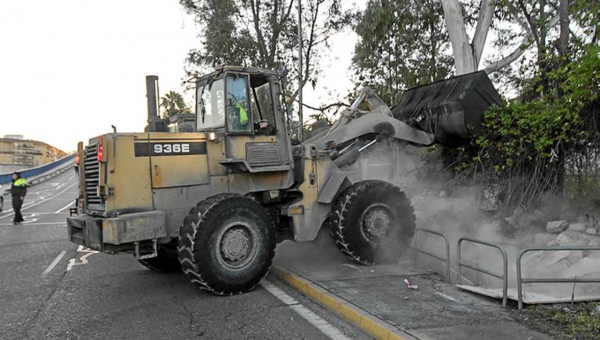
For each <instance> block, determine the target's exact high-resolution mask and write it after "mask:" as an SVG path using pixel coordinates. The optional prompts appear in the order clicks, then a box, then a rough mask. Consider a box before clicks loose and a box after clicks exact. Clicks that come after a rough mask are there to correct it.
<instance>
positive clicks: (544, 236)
mask: <svg viewBox="0 0 600 340" xmlns="http://www.w3.org/2000/svg"><path fill="white" fill-rule="evenodd" d="M554 241H556V234H548V233H539V234H535V236H534V243H535V245H540V246H541V245H546V244H548V243H550V242H554Z"/></svg>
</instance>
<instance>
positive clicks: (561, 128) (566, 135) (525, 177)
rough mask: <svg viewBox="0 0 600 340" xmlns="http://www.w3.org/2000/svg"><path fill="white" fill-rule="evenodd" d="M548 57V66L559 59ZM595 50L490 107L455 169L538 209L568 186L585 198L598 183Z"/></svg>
mask: <svg viewBox="0 0 600 340" xmlns="http://www.w3.org/2000/svg"><path fill="white" fill-rule="evenodd" d="M556 59H557V60H550V63H554V64H555V65H559V64H560V59H559V58H558V57H556ZM599 70H600V46H593V45H590V46H587V48H586V49H585V50H584V53H583V54H582V55H581V56H580V57H579V58H577V59H575V60H573V61H571V62H570V63H568V64H566V65H565V66H563V67H557V68H556V69H554V70H551V71H547V72H546V74H545V75H546V79H541V78H540V77H538V78H536V79H534V81H533V82H532V85H531V86H530V87H528V88H526V89H525V91H524V92H523V94H522V96H521V97H520V98H518V99H517V100H514V101H512V102H510V103H508V104H507V105H505V106H503V107H495V108H494V109H492V110H489V111H488V112H487V113H486V115H485V118H484V134H483V135H482V136H480V137H479V138H477V139H476V140H475V141H474V143H473V145H472V146H471V147H470V148H466V149H465V150H463V151H464V153H463V154H462V156H463V159H462V161H461V162H460V163H459V165H458V166H457V170H458V172H462V171H471V172H472V174H480V175H482V176H483V177H484V178H485V179H487V180H493V181H505V182H506V183H508V184H509V185H508V187H509V189H508V191H506V192H505V193H504V195H505V199H506V200H507V201H506V202H505V203H507V204H508V203H513V204H519V205H522V206H525V207H528V208H532V209H533V208H537V207H538V206H539V205H541V204H543V203H544V201H545V199H546V198H547V197H548V193H554V192H557V191H559V190H560V189H562V187H563V184H565V182H566V183H568V184H569V187H568V189H569V190H568V191H569V193H570V194H571V195H572V196H573V197H577V198H579V199H581V198H585V197H586V196H585V195H591V194H593V193H594V192H595V190H590V189H591V188H590V187H589V185H590V184H593V183H597V182H598V179H597V175H598V174H597V173H596V172H597V168H598V163H597V162H598V155H597V153H598V147H599V146H600V138H599V136H598V127H599V125H598V122H599V121H600V119H599V117H598V116H599V112H598V110H600V105H599V103H600V71H599Z"/></svg>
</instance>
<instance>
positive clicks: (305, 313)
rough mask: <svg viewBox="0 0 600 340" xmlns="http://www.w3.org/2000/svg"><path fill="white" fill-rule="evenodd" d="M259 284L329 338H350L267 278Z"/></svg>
mask: <svg viewBox="0 0 600 340" xmlns="http://www.w3.org/2000/svg"><path fill="white" fill-rule="evenodd" d="M260 285H261V286H263V288H265V289H266V290H267V291H268V292H269V293H271V294H273V296H275V297H276V298H278V299H279V300H281V302H283V303H284V304H286V305H288V306H289V307H290V308H291V309H292V310H294V311H295V312H296V313H298V315H300V316H301V317H302V318H303V319H304V320H306V321H308V322H309V323H310V324H311V325H313V326H315V327H316V328H317V329H318V330H320V331H321V332H323V334H325V335H327V336H328V337H329V338H330V339H334V340H346V339H348V340H350V338H348V337H347V336H345V335H344V334H343V333H342V332H340V330H339V329H337V328H335V327H333V326H332V325H331V324H330V323H329V322H327V321H325V320H324V319H323V318H321V317H320V316H318V315H317V314H315V313H313V312H312V311H311V310H309V309H308V308H306V307H304V306H302V305H301V304H300V303H299V302H298V301H296V299H294V298H293V297H291V296H289V295H287V294H286V293H285V292H284V291H282V290H281V289H279V288H277V287H275V285H273V284H272V283H271V282H269V281H268V280H263V281H262V283H261V284H260Z"/></svg>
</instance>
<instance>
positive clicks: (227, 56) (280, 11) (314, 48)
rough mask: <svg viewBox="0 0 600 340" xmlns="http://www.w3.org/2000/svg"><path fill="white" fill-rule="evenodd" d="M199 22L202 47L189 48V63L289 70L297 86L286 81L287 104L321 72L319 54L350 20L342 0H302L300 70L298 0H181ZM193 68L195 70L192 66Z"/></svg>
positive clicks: (200, 66) (313, 81) (314, 80)
mask: <svg viewBox="0 0 600 340" xmlns="http://www.w3.org/2000/svg"><path fill="white" fill-rule="evenodd" d="M180 3H181V5H182V6H183V7H184V9H185V10H186V11H187V12H188V13H189V14H191V15H193V16H194V17H195V18H196V22H197V23H198V24H199V26H200V29H201V33H200V38H201V40H202V47H201V48H198V49H194V50H191V51H190V53H189V54H188V58H187V60H188V62H189V64H190V65H191V66H192V68H209V67H212V66H215V65H222V64H232V65H241V66H249V67H250V66H251V67H262V68H269V69H279V70H281V69H286V70H290V71H291V72H290V74H289V76H290V77H293V79H296V78H297V76H298V74H299V73H301V74H302V79H303V82H302V84H300V85H299V86H294V84H293V83H292V82H290V83H289V88H288V90H289V92H290V93H291V94H290V95H288V96H286V98H287V101H288V104H291V103H292V102H293V101H294V100H295V98H296V96H297V94H298V89H299V88H302V87H304V85H305V84H306V82H309V83H311V84H312V85H313V86H314V85H315V84H316V82H317V79H318V75H319V59H320V56H321V54H322V53H323V52H324V50H325V49H326V48H327V46H328V41H329V39H330V38H331V36H332V35H334V34H335V33H336V32H339V31H340V30H342V29H343V28H344V27H345V26H347V25H348V24H349V23H350V15H349V13H345V12H343V11H342V8H341V0H304V1H303V11H302V13H303V16H302V25H303V28H304V31H303V32H304V33H303V36H302V37H301V39H302V41H303V45H304V49H303V51H302V52H303V59H304V64H303V69H302V70H298V65H297V60H298V55H297V46H298V42H299V39H298V18H297V17H298V16H297V13H298V12H297V8H296V4H297V0H219V1H215V0H180ZM192 72H193V71H192Z"/></svg>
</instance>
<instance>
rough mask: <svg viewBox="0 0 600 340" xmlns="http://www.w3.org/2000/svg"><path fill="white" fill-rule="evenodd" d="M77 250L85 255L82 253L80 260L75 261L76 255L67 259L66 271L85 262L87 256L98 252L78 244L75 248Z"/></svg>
mask: <svg viewBox="0 0 600 340" xmlns="http://www.w3.org/2000/svg"><path fill="white" fill-rule="evenodd" d="M77 251H78V252H80V253H85V255H83V256H82V257H81V258H80V260H81V262H76V261H77V257H75V258H72V259H71V260H69V264H68V265H67V271H70V270H71V269H73V267H74V266H79V265H82V264H87V263H88V261H87V258H88V257H89V256H92V255H94V254H97V253H98V252H97V251H95V250H91V249H90V248H85V247H84V246H79V247H78V248H77Z"/></svg>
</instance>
